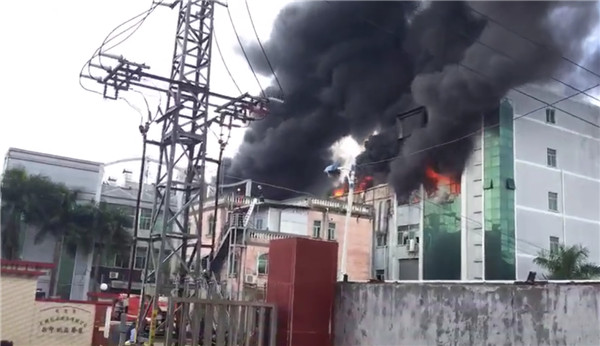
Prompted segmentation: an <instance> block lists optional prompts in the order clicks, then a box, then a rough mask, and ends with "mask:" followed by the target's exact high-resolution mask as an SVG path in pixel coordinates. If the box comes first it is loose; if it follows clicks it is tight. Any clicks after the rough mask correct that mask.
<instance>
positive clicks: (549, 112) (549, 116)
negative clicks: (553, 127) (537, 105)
mask: <svg viewBox="0 0 600 346" xmlns="http://www.w3.org/2000/svg"><path fill="white" fill-rule="evenodd" d="M555 113H556V110H555V109H552V108H546V122H547V123H549V124H556V118H555Z"/></svg>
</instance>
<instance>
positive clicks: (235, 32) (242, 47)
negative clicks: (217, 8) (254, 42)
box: [225, 5, 265, 96]
mask: <svg viewBox="0 0 600 346" xmlns="http://www.w3.org/2000/svg"><path fill="white" fill-rule="evenodd" d="M225 8H226V9H227V15H228V16H229V22H230V23H231V27H232V28H233V33H234V34H235V38H236V39H237V42H238V44H239V46H240V49H241V50H242V53H243V54H244V58H246V62H247V63H248V66H249V67H250V71H251V72H252V75H253V76H254V79H255V80H256V83H257V84H258V87H259V88H260V91H261V93H262V95H263V96H264V95H265V90H264V89H263V87H262V85H261V84H260V81H259V80H258V77H257V76H256V72H255V71H254V67H253V66H252V63H251V62H250V59H249V58H248V54H247V53H246V49H244V45H243V44H242V40H241V39H240V35H238V32H237V29H236V28H235V23H234V22H233V17H232V16H231V11H230V10H229V5H227V6H225Z"/></svg>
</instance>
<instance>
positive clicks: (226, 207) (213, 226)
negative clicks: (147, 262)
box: [191, 193, 373, 300]
mask: <svg viewBox="0 0 600 346" xmlns="http://www.w3.org/2000/svg"><path fill="white" fill-rule="evenodd" d="M248 194H250V193H248ZM371 214H372V212H371V207H369V206H367V205H363V204H358V203H355V204H354V205H353V208H352V218H351V220H350V223H349V237H348V250H347V251H348V252H347V265H346V267H347V274H348V275H349V278H350V280H367V279H370V278H371V248H372V238H373V233H372V230H373V225H372V222H371ZM195 215H196V214H192V216H191V218H192V223H194V222H195ZM345 215H346V202H344V201H340V200H331V199H318V198H313V197H308V198H305V197H301V198H294V199H289V200H284V201H274V200H268V199H261V198H253V197H250V196H245V195H237V196H236V195H234V194H232V193H229V194H225V195H224V196H223V197H222V198H219V203H218V208H216V213H215V201H214V199H213V200H209V201H207V202H206V203H205V204H204V215H203V220H204V225H203V227H202V233H203V237H202V238H203V240H202V242H203V244H204V245H210V244H211V242H212V238H213V232H214V241H215V256H214V260H213V263H212V269H213V270H214V271H215V272H216V273H217V276H218V278H217V279H218V280H219V281H220V283H221V287H222V288H224V292H226V295H227V296H228V297H229V298H233V299H236V298H237V299H257V300H261V299H262V298H263V297H264V288H265V286H266V280H267V273H268V270H269V268H268V266H267V262H268V261H267V259H268V255H269V254H268V246H269V241H270V240H272V239H281V238H289V237H307V238H313V239H320V240H322V241H336V242H338V241H339V242H340V246H339V251H338V270H339V268H340V265H341V262H340V261H341V257H342V245H341V244H342V241H343V240H344V236H345V232H344V221H345ZM194 229H196V230H197V227H194ZM209 251H210V250H209V249H208V248H205V249H204V252H203V254H202V255H203V256H206V255H208V253H209Z"/></svg>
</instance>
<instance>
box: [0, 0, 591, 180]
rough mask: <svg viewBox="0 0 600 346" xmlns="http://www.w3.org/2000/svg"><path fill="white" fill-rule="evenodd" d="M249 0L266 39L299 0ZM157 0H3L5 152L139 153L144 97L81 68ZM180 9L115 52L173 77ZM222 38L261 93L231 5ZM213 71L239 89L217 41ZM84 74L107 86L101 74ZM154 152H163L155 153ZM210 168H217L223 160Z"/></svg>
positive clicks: (216, 83)
mask: <svg viewBox="0 0 600 346" xmlns="http://www.w3.org/2000/svg"><path fill="white" fill-rule="evenodd" d="M170 1H172V0H169V1H165V2H170ZM247 1H248V4H249V7H250V10H251V13H252V17H253V19H254V24H255V25H256V29H257V31H258V34H259V37H260V39H261V41H263V42H264V41H266V40H267V39H268V38H269V35H270V31H271V27H272V24H273V20H274V19H275V17H276V16H277V14H278V12H279V11H280V10H281V8H283V7H284V6H285V5H286V4H287V3H289V2H291V1H292V0H277V1H265V0H262V1H261V0H247ZM151 3H152V2H151V0H87V1H82V0H63V1H46V0H29V1H4V2H3V3H2V5H0V30H1V32H2V35H0V45H1V47H3V54H1V55H0V75H1V76H2V83H1V84H0V85H1V95H2V98H1V99H2V100H3V109H2V113H1V114H2V115H1V116H0V157H3V156H4V154H5V153H6V152H7V150H8V148H9V147H15V148H21V149H26V150H33V151H39V152H44V153H49V154H55V155H62V156H68V157H74V158H79V159H86V160H91V161H98V162H103V163H108V162H112V161H117V160H121V159H126V158H133V157H139V156H140V153H141V136H140V134H139V130H138V126H139V124H140V117H141V116H140V111H142V112H145V104H144V102H143V99H142V98H141V96H140V95H138V94H136V93H134V92H129V93H126V94H125V96H126V98H127V100H128V101H129V103H131V105H133V106H134V107H136V108H137V109H138V110H136V109H134V108H132V107H131V106H129V105H128V104H127V103H126V102H124V101H121V100H118V101H113V100H105V99H103V98H102V96H101V95H98V94H95V93H91V92H88V91H85V90H84V89H82V88H81V87H80V85H79V73H80V70H81V67H82V66H83V64H84V63H85V62H86V61H87V60H88V59H89V58H90V56H91V55H92V53H93V52H94V51H95V50H96V49H97V48H98V47H99V46H100V44H101V42H102V40H103V39H104V37H105V36H106V35H107V34H108V33H109V32H110V31H111V30H112V29H113V28H115V27H116V26H117V25H119V24H121V23H122V22H124V21H126V20H128V19H129V18H131V17H133V16H135V15H137V14H138V13H140V12H143V11H144V10H147V9H148V8H149V7H150V5H151ZM229 9H230V11H231V14H232V17H233V19H234V22H235V25H236V29H237V31H238V33H239V34H240V36H241V37H242V41H243V42H245V43H246V44H251V43H256V37H255V36H254V32H253V30H252V26H251V23H250V20H249V16H248V13H247V10H246V6H245V3H244V0H230V1H229ZM176 14H177V10H176V9H169V8H168V7H158V8H157V9H156V10H155V11H154V12H153V13H152V14H151V15H150V16H149V17H148V19H147V20H146V21H145V23H144V24H143V25H142V27H141V28H140V29H139V30H138V31H136V33H135V34H134V35H133V36H132V37H130V38H129V39H128V40H127V41H125V42H124V43H122V44H121V45H119V46H117V47H116V48H114V49H112V50H111V51H110V52H109V53H111V54H115V55H123V56H124V57H126V58H127V59H129V60H130V61H134V62H139V63H145V64H147V65H149V66H150V67H151V70H150V72H151V73H154V74H158V75H162V76H168V75H169V72H170V71H169V70H170V62H171V57H172V50H173V42H174V32H175V26H176V20H177V17H176ZM24 18H26V19H27V20H26V21H25V20H24ZM215 37H216V40H217V41H218V42H219V45H220V47H221V49H222V51H223V55H224V58H225V61H226V63H227V66H228V67H229V68H230V70H231V71H232V73H233V75H234V77H235V79H236V81H237V83H238V84H239V86H240V87H241V89H242V91H247V92H250V93H253V94H255V95H256V94H258V91H259V87H258V85H257V83H256V81H255V80H254V78H253V76H252V74H251V71H250V69H249V68H248V65H247V63H246V61H245V59H244V58H243V56H241V55H240V54H238V53H237V51H238V50H239V47H238V42H237V40H236V37H235V35H234V32H233V29H232V26H231V23H230V21H229V17H228V16H227V11H226V9H225V8H224V7H222V6H216V14H215ZM599 38H600V35H596V36H594V37H593V39H592V40H591V41H590V42H588V44H590V45H591V46H597V44H598V42H599V41H598V40H599ZM213 46H214V45H213ZM211 75H212V78H211V89H212V91H214V92H218V93H223V94H228V95H237V94H238V91H237V89H236V88H235V87H234V84H233V83H232V81H231V79H230V77H229V75H228V74H227V73H226V70H225V69H224V66H223V63H222V61H221V59H220V57H219V56H218V53H217V51H216V49H213V61H212V71H211ZM261 79H262V80H261V83H262V84H263V85H266V84H267V83H268V79H265V78H262V77H261ZM84 83H85V85H86V86H87V87H90V88H93V89H95V90H101V89H100V85H98V84H95V83H94V82H93V81H89V80H84ZM146 95H147V98H148V100H149V102H150V104H151V106H152V108H153V109H154V108H155V107H156V105H157V104H158V102H159V100H160V98H159V96H158V93H153V92H146ZM162 100H163V101H164V100H165V97H164V96H163V97H162ZM157 130H158V131H159V127H158V125H153V126H152V127H151V135H152V134H156V131H157ZM242 138H243V130H241V129H239V130H235V131H234V133H233V135H232V138H231V140H230V143H229V145H228V147H227V149H226V151H225V154H226V156H232V155H233V154H234V153H235V151H236V150H237V147H238V146H239V144H240V143H241V142H242ZM209 147H210V148H211V149H210V152H212V153H213V155H214V156H216V150H217V149H216V148H217V144H216V135H211V142H210V143H209ZM334 150H335V151H336V152H338V153H339V152H342V154H346V158H347V157H348V156H352V154H347V152H352V153H358V151H359V150H360V147H359V146H358V144H356V143H355V142H353V141H352V140H350V139H346V140H344V141H343V144H341V145H340V144H338V145H337V146H335V148H334ZM344 152H345V153H344ZM149 156H152V157H154V158H157V157H158V155H157V154H156V153H153V152H150V153H149ZM138 166H139V163H138V162H129V163H127V164H120V165H114V166H110V169H107V171H108V173H107V175H110V176H117V178H119V177H120V176H121V172H122V170H123V168H126V169H128V170H131V171H134V172H135V171H136V168H137V167H138ZM208 170H209V175H210V174H211V172H214V170H215V167H209V168H208ZM134 174H135V173H134ZM136 176H137V175H136Z"/></svg>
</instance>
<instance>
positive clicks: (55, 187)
mask: <svg viewBox="0 0 600 346" xmlns="http://www.w3.org/2000/svg"><path fill="white" fill-rule="evenodd" d="M78 195H79V193H78V191H72V190H69V189H68V188H67V187H66V186H65V185H64V184H59V183H55V182H52V181H51V180H50V179H48V178H47V177H44V176H42V175H28V174H27V172H26V171H25V170H23V169H20V168H15V169H8V170H6V171H5V172H4V176H3V179H2V185H1V196H2V208H1V212H2V215H1V220H2V225H1V229H2V257H3V258H7V259H17V258H19V255H20V254H19V250H20V242H21V241H20V240H21V236H22V235H21V226H22V225H23V224H27V225H32V226H35V227H37V229H38V231H37V233H36V235H35V239H34V242H35V243H39V242H41V241H42V240H44V239H45V238H46V237H47V236H48V235H50V236H53V237H54V238H55V239H56V243H55V244H56V245H55V248H54V255H53V262H54V264H55V266H56V269H55V270H53V271H52V273H51V275H50V290H51V292H50V294H51V295H52V294H54V287H55V285H56V280H57V269H58V264H59V261H60V257H61V255H62V253H63V250H66V253H67V254H68V255H70V256H74V255H75V253H76V251H77V249H79V250H80V251H82V252H83V253H84V254H89V253H91V252H93V251H95V250H96V249H98V251H97V252H96V253H97V254H98V256H100V255H101V253H103V251H108V250H114V251H120V252H122V251H125V250H126V249H128V247H129V246H130V244H131V240H132V239H131V235H130V234H129V232H128V231H127V230H126V229H125V227H126V225H127V224H128V222H129V220H128V217H127V215H125V214H124V213H123V212H122V211H121V210H119V209H118V208H115V207H111V206H108V205H106V204H103V203H101V204H95V203H85V204H84V203H77V199H78Z"/></svg>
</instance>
